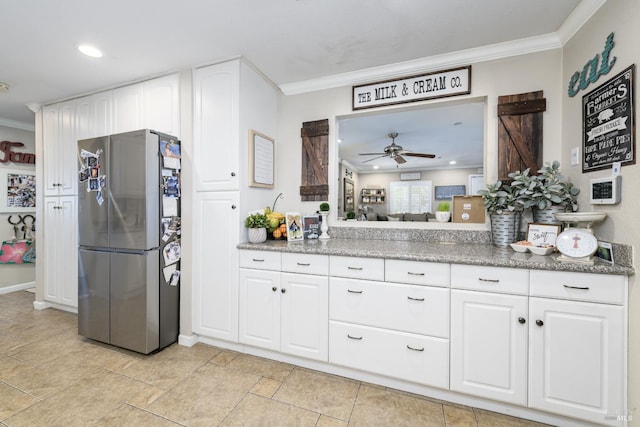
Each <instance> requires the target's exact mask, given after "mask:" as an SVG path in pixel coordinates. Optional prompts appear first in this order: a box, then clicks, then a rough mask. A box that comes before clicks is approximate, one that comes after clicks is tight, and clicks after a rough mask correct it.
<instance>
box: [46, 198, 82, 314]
mask: <svg viewBox="0 0 640 427" xmlns="http://www.w3.org/2000/svg"><path fill="white" fill-rule="evenodd" d="M43 213H44V218H43V227H44V229H45V230H47V232H46V233H45V235H44V242H43V243H44V248H43V249H44V250H43V251H42V253H44V258H45V263H44V276H45V279H46V283H45V289H44V299H45V300H46V301H48V302H51V303H54V304H55V305H58V304H60V305H62V306H64V307H60V308H65V309H66V308H72V309H73V308H76V307H77V306H78V285H77V283H78V262H77V251H78V248H77V245H78V237H77V232H76V230H77V226H76V224H77V198H76V197H75V196H61V197H45V206H44V210H43Z"/></svg>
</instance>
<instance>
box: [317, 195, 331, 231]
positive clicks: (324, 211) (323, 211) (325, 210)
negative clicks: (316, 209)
mask: <svg viewBox="0 0 640 427" xmlns="http://www.w3.org/2000/svg"><path fill="white" fill-rule="evenodd" d="M329 207H330V206H329V203H327V202H322V203H320V215H321V216H322V224H321V225H320V231H322V234H320V237H318V239H322V240H325V239H328V238H329V233H327V232H328V231H329V221H328V220H327V216H329Z"/></svg>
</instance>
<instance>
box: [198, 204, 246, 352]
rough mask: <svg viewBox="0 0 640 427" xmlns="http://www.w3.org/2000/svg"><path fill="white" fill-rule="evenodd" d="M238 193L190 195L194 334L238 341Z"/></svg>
mask: <svg viewBox="0 0 640 427" xmlns="http://www.w3.org/2000/svg"><path fill="white" fill-rule="evenodd" d="M238 201H239V194H238V193H237V192H220V193H198V194H196V197H195V199H194V208H193V218H194V221H195V224H194V233H193V236H194V239H195V241H194V251H193V264H192V265H193V270H194V271H193V275H194V277H193V325H194V331H195V332H196V333H198V334H201V335H204V336H207V337H211V338H218V339H222V340H226V341H232V342H237V341H238V270H239V268H238V250H237V249H236V245H237V244H238V243H239V239H240V231H239V223H240V216H239V213H238V211H239V209H238Z"/></svg>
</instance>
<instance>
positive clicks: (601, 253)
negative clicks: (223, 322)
mask: <svg viewBox="0 0 640 427" xmlns="http://www.w3.org/2000/svg"><path fill="white" fill-rule="evenodd" d="M596 256H597V257H598V258H600V259H601V260H602V261H604V262H606V263H608V264H611V265H613V264H614V260H613V247H612V245H611V243H609V242H601V241H599V240H598V250H597V251H596Z"/></svg>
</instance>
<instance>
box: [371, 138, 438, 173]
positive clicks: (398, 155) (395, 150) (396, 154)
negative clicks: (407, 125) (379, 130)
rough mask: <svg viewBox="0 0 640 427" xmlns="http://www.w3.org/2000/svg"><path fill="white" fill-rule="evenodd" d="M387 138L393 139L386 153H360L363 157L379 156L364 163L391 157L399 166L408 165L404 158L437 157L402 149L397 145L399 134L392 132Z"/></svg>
mask: <svg viewBox="0 0 640 427" xmlns="http://www.w3.org/2000/svg"><path fill="white" fill-rule="evenodd" d="M387 136H388V137H389V138H391V145H387V146H386V147H384V153H360V155H361V156H377V157H374V158H372V159H368V160H365V161H363V162H362V163H366V162H370V161H372V160H375V159H379V158H381V157H390V158H392V159H393V160H395V161H396V163H397V164H399V165H401V164H403V163H407V161H406V160H405V158H404V157H403V156H408V157H422V158H425V159H433V158H434V157H436V155H435V154H424V153H412V152H409V151H406V150H405V149H404V148H402V146H400V145H397V144H396V138H397V137H398V132H391V133H390V134H389V135H387Z"/></svg>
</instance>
